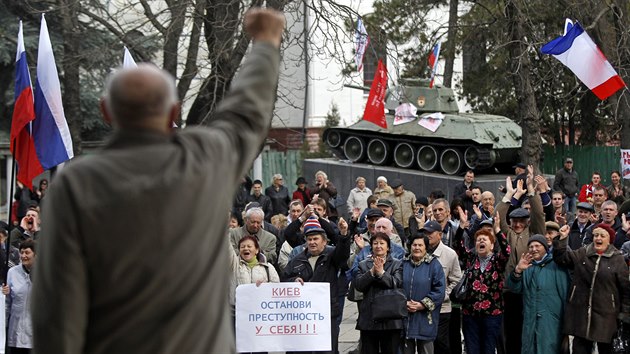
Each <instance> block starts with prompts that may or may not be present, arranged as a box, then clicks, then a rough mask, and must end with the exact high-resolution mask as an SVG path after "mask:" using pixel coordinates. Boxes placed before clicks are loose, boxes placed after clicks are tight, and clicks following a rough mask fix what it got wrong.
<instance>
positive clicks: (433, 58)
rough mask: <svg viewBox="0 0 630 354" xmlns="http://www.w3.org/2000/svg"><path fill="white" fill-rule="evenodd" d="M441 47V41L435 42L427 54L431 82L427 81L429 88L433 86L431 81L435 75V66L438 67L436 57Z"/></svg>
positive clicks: (438, 55)
mask: <svg viewBox="0 0 630 354" xmlns="http://www.w3.org/2000/svg"><path fill="white" fill-rule="evenodd" d="M441 47H442V43H440V42H437V44H436V45H435V47H433V50H432V51H431V54H429V67H430V68H431V82H430V83H429V88H432V87H433V82H434V81H435V75H437V67H438V58H439V57H440V48H441Z"/></svg>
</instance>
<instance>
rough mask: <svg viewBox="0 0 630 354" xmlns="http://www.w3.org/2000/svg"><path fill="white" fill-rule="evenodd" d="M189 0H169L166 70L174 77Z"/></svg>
mask: <svg viewBox="0 0 630 354" xmlns="http://www.w3.org/2000/svg"><path fill="white" fill-rule="evenodd" d="M188 3H189V1H186V0H171V1H167V4H168V7H169V11H170V21H169V23H168V26H167V27H166V31H165V33H164V61H163V65H164V68H163V69H164V70H166V71H168V72H169V73H171V75H173V76H174V77H177V60H178V45H179V40H180V36H181V34H182V30H183V29H184V20H185V19H186V8H187V7H188Z"/></svg>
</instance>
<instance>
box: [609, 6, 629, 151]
mask: <svg viewBox="0 0 630 354" xmlns="http://www.w3.org/2000/svg"><path fill="white" fill-rule="evenodd" d="M626 1H627V0H617V1H616V3H615V4H613V6H612V9H613V23H614V27H615V35H616V39H617V46H618V47H617V51H618V53H619V58H618V60H617V65H616V68H615V69H617V73H618V74H619V75H621V77H622V78H623V79H626V82H628V76H627V70H628V68H629V67H630V48H628V45H630V38H628V37H629V36H630V34H628V27H630V21H629V20H628V16H629V15H630V13H625V14H624V13H623V8H624V5H625V8H626V9H628V5H627V2H626ZM629 94H630V92H628V89H627V88H624V89H622V90H620V91H618V92H617V94H616V95H615V97H616V98H617V99H616V100H615V101H616V102H618V106H617V120H618V121H619V122H621V134H620V138H621V148H622V149H630V98H628V95H629Z"/></svg>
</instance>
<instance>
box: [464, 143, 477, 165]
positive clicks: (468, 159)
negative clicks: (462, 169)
mask: <svg viewBox="0 0 630 354" xmlns="http://www.w3.org/2000/svg"><path fill="white" fill-rule="evenodd" d="M464 163H465V164H466V167H468V168H469V169H471V170H472V169H474V168H475V167H477V164H478V163H479V149H477V148H476V147H474V146H470V147H468V148H466V151H464Z"/></svg>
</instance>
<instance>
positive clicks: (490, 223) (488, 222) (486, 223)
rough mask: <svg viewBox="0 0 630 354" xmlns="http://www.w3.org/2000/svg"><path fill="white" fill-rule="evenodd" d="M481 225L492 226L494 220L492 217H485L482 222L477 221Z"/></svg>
mask: <svg viewBox="0 0 630 354" xmlns="http://www.w3.org/2000/svg"><path fill="white" fill-rule="evenodd" d="M483 225H490V226H494V220H493V219H492V218H490V219H485V220H483V221H482V222H480V223H479V226H483Z"/></svg>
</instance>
